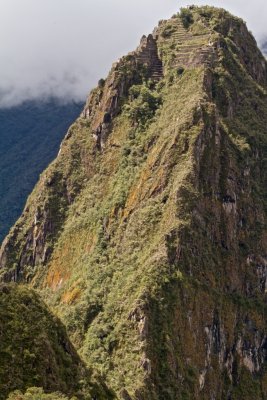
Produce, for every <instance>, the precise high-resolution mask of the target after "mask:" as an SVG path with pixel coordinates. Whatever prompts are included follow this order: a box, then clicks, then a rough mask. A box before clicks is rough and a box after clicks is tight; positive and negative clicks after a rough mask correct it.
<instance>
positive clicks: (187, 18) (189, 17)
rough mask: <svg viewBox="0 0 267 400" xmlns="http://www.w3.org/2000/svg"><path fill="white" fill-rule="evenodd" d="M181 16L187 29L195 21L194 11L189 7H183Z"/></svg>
mask: <svg viewBox="0 0 267 400" xmlns="http://www.w3.org/2000/svg"><path fill="white" fill-rule="evenodd" d="M180 18H181V20H182V22H183V25H184V27H185V28H186V29H187V28H189V26H190V25H191V24H192V23H193V22H194V18H193V14H192V11H191V10H190V9H189V8H181V11H180Z"/></svg>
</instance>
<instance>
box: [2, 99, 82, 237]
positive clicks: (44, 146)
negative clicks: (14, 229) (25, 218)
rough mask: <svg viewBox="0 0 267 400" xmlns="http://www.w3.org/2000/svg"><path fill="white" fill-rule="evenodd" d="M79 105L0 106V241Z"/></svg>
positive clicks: (52, 155)
mask: <svg viewBox="0 0 267 400" xmlns="http://www.w3.org/2000/svg"><path fill="white" fill-rule="evenodd" d="M81 108H82V104H81V103H77V104H75V103H69V104H60V103H58V102H57V101H56V100H50V101H47V102H42V101H40V102H34V101H32V102H26V103H23V104H22V105H20V106H16V107H11V108H7V109H1V110H0V126H1V128H0V242H1V241H2V239H3V237H4V235H6V234H7V232H8V229H9V228H10V227H11V225H12V224H13V223H14V222H15V220H16V219H17V218H18V216H19V215H20V213H21V211H22V208H23V206H24V203H25V201H26V198H27V196H28V195H29V193H30V192H31V190H32V189H33V186H34V185H35V183H36V182H37V180H38V177H39V174H40V173H41V172H42V171H43V170H44V168H46V166H47V165H48V164H49V163H50V162H51V161H52V159H53V158H54V157H55V156H56V154H57V152H58V149H59V144H60V142H61V140H62V138H63V136H64V135H65V133H66V131H67V128H68V127H69V125H70V123H71V122H72V121H73V120H74V119H75V118H77V116H78V115H79V113H80V111H81Z"/></svg>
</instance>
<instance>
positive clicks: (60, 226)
mask: <svg viewBox="0 0 267 400" xmlns="http://www.w3.org/2000/svg"><path fill="white" fill-rule="evenodd" d="M55 3H56V2H55ZM119 3H120V4H121V2H119ZM161 3H162V4H163V2H161ZM236 3H238V4H239V6H240V2H236ZM56 4H57V3H56ZM66 4H69V3H68V2H66ZM125 4H126V2H124V6H125ZM164 4H165V3H164ZM126 5H127V4H126ZM258 5H259V3H258ZM249 7H250V10H251V13H252V16H253V15H254V16H255V13H257V14H259V16H258V18H259V19H262V18H263V17H262V15H261V13H259V10H252V8H253V7H255V4H250V5H249ZM246 8H247V5H246V4H244V10H245V9H246ZM107 10H108V9H106V10H103V14H105V13H107ZM122 10H123V9H122ZM263 10H264V8H263ZM79 12H80V11H79ZM105 15H106V14H105ZM130 17H132V15H131V14H129V18H130ZM111 19H112V18H111ZM124 22H125V21H124ZM126 23H127V20H126ZM259 25H260V24H259ZM97 26H98V29H99V30H100V29H101V27H99V21H97ZM98 32H99V31H97V32H96V34H95V36H94V37H93V39H95V40H97V38H98V35H97V33H98ZM121 36H125V35H124V32H121ZM91 39H92V38H91ZM79 45H80V44H79ZM83 50H84V51H86V49H83ZM102 50H103V49H102V48H101V47H99V51H102ZM114 59H115V60H116V57H114ZM52 108H53V107H52ZM11 117H12V115H11V116H10V119H11ZM46 117H47V118H49V112H44V113H42V115H41V116H39V117H38V116H37V113H36V119H37V120H38V121H41V122H47V121H45V119H46ZM20 118H21V119H22V118H23V113H21V116H20ZM24 125H25V124H24ZM266 126H267V61H266V59H265V57H264V56H263V54H262V52H261V51H260V49H259V48H258V46H257V41H256V40H255V38H254V37H253V35H252V34H251V32H250V30H249V29H248V27H247V26H246V24H245V23H244V21H243V20H242V19H241V18H238V17H235V16H233V15H231V14H230V13H229V12H227V11H225V10H223V9H221V8H220V9H219V8H214V7H210V6H201V7H197V6H189V7H186V8H182V9H181V10H180V11H179V12H176V13H175V14H174V15H173V16H172V17H171V18H169V19H168V20H161V21H160V22H159V24H158V26H157V27H156V28H155V29H154V30H153V33H152V34H149V35H147V36H146V35H143V36H142V37H141V41H140V42H139V45H138V47H137V48H136V50H133V51H131V52H130V53H128V54H127V55H125V56H123V57H121V58H120V59H119V60H118V61H117V62H115V63H113V64H112V68H111V69H110V72H109V74H108V75H107V77H106V79H102V80H100V81H99V82H98V85H97V86H96V87H95V88H94V89H93V90H92V91H91V93H90V94H89V96H88V98H87V101H86V103H85V105H84V107H83V110H82V112H81V113H79V116H78V118H77V119H76V120H75V122H74V123H73V124H72V125H71V126H70V128H69V129H68V131H67V134H66V136H65V137H64V139H63V141H62V143H61V146H60V149H61V151H60V152H59V153H58V155H57V156H56V158H55V160H54V161H53V162H52V163H51V164H50V165H49V166H48V167H47V168H46V169H45V171H44V172H43V173H42V175H41V177H40V179H39V180H38V182H37V184H36V186H35V187H34V189H33V191H32V193H31V194H30V196H29V197H28V200H27V202H26V206H25V208H24V210H23V213H22V214H21V215H20V217H19V219H18V220H17V222H16V223H15V224H14V225H13V227H12V228H11V229H10V231H9V234H8V235H7V237H6V239H5V240H4V242H3V244H2V246H1V249H0V282H1V284H0V289H1V288H2V289H1V290H0V297H1V296H2V302H1V304H3V306H2V307H0V309H1V315H0V328H1V327H2V328H1V329H0V345H1V348H0V356H1V359H2V358H3V359H4V361H5V364H3V363H2V365H5V366H6V367H4V368H2V369H1V362H0V374H2V375H0V378H1V377H2V379H0V398H1V394H2V393H9V391H10V390H15V389H19V390H21V391H25V390H26V389H28V390H27V392H28V391H29V390H30V391H31V392H32V393H34V392H35V393H36V390H37V389H36V388H35V389H30V388H29V387H30V386H33V385H36V381H37V384H39V386H41V387H42V388H43V390H44V391H48V392H49V391H50V392H51V391H55V390H57V389H58V390H59V391H60V392H61V393H63V394H64V395H66V396H68V397H69V396H71V395H74V394H75V395H76V396H77V397H78V398H79V400H80V399H81V400H108V399H118V400H207V399H216V400H219V399H223V400H225V399H228V400H252V399H253V400H266V398H267V321H266V315H267V307H266V301H267V252H266V249H267V201H266V199H267V174H266V171H267V134H266V133H267V132H266ZM28 130H30V129H28ZM46 131H47V127H46ZM24 135H25V130H24V131H23V132H22V133H21V136H22V137H24ZM40 137H41V138H43V136H42V135H41V136H40V135H38V138H37V141H36V142H35V144H34V143H33V139H30V140H28V141H27V143H24V144H20V148H21V147H22V148H23V151H24V148H25V154H24V153H23V152H22V155H21V159H22V161H23V160H24V159H25V158H27V154H28V151H29V149H30V150H31V151H32V152H33V154H34V150H35V146H36V143H38V140H40ZM49 140H50V139H49ZM49 140H48V141H45V144H44V145H43V149H42V151H38V152H37V157H35V158H34V160H35V161H36V158H37V160H39V158H40V157H42V155H43V153H44V147H46V146H47V145H48V142H49ZM5 142H6V143H9V136H7V137H6V139H5ZM16 154H17V152H16V151H15V152H13V158H16V157H15V155H16ZM35 161H34V162H31V164H29V165H28V166H27V168H26V170H27V169H30V170H31V169H32V165H35ZM12 164H13V163H12V162H11V163H10V162H9V165H12ZM18 174H19V167H17V168H16V169H14V170H13V171H12V174H11V171H10V175H12V176H17V175H18ZM23 178H24V175H23V174H21V175H20V178H19V180H22V179H23ZM21 289H22V292H21ZM35 290H36V291H37V292H38V296H37V297H36V293H35ZM39 296H40V297H39ZM0 300H1V298H0ZM44 303H45V304H44ZM10 304H11V309H10V307H8V306H9V305H10ZM46 304H47V305H48V306H49V308H47V306H46ZM36 309H37V310H38V314H36V312H35V310H36ZM52 310H53V313H54V314H52ZM42 315H44V316H45V318H41V317H42ZM53 315H56V317H57V318H59V319H60V321H61V322H59V323H58V324H57V325H58V327H59V330H57V329H56V328H55V324H54V323H53V321H55V319H54V317H53ZM35 318H36V321H35ZM1 319H2V323H1ZM10 327H11V328H12V329H11V330H9V332H11V333H10V334H7V335H5V333H6V332H7V328H8V329H10ZM40 330H41V332H42V333H43V334H41V335H40V334H39V332H40ZM62 330H66V332H67V334H66V335H65V334H64V335H60V336H59V333H60V332H61V331H62ZM13 332H15V335H13ZM18 332H19V333H20V332H22V335H18ZM57 332H59V333H57ZM51 333H52V335H51ZM21 336H22V337H21ZM62 337H63V340H62ZM3 339H4V340H3ZM36 339H39V340H36ZM44 343H45V344H46V346H44ZM72 346H73V347H72ZM46 347H47V348H48V350H50V351H47V348H46ZM70 348H71V349H73V352H71V351H69V349H70ZM66 353H67V354H66ZM76 353H78V354H79V356H78V358H76V357H75V355H76ZM48 357H49V359H48V361H47V358H48ZM84 365H86V367H87V368H86V369H85V370H86V371H87V370H88V371H89V376H87V375H86V373H85V372H86V371H84V368H83V366H84ZM9 366H11V367H12V368H13V369H11V370H9V369H8V368H9ZM29 366H33V367H35V369H31V368H29ZM42 366H44V367H42ZM57 366H59V368H58V367H57ZM80 366H81V367H82V368H80ZM52 367H54V368H52ZM75 367H76V368H75ZM75 370H76V371H77V373H76V374H75ZM12 371H15V372H16V376H17V377H18V379H16V380H13V379H12V378H13V375H12ZM25 371H26V373H24V372H25ZM35 371H38V375H37V373H35ZM39 371H40V372H39ZM72 371H73V374H72ZM36 375H37V377H36ZM99 377H100V378H99ZM19 378H20V379H19ZM37 378H39V379H37ZM69 378H71V380H70V379H69ZM103 381H104V384H102V382H103ZM7 383H9V386H8V387H7ZM90 388H91V389H92V390H90ZM38 391H39V393H40V391H41V392H42V389H41V388H39V389H38V390H37V396H38V397H37V398H38V399H41V398H44V397H43V395H42V393H41V395H40V396H39V395H38ZM76 392H77V394H76ZM10 396H13V394H10ZM14 396H16V394H15V395H14ZM45 397H46V395H45ZM60 397H61V395H60ZM17 398H19V399H23V398H25V399H27V400H28V399H29V400H34V399H35V398H36V396H32V397H31V396H30V397H28V393H26V394H24V395H21V394H18V395H17ZM52 398H53V397H52ZM11 399H14V397H11ZM15 400H17V399H16V397H15Z"/></svg>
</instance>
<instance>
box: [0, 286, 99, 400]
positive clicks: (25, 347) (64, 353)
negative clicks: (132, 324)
mask: <svg viewBox="0 0 267 400" xmlns="http://www.w3.org/2000/svg"><path fill="white" fill-rule="evenodd" d="M87 381H88V384H87V387H86V391H87V392H88V397H87V398H88V399H89V398H91V396H90V393H91V394H92V395H93V394H94V393H97V394H98V395H99V394H101V391H102V392H103V393H104V394H105V389H104V387H103V388H101V386H98V385H97V384H96V383H91V384H89V382H90V374H89V371H86V369H85V366H84V364H83V363H82V361H81V360H80V358H79V356H78V355H77V353H76V351H75V349H74V347H73V346H72V344H71V343H70V341H69V339H68V337H67V334H66V331H65V328H64V326H63V324H62V323H61V322H60V321H59V320H58V319H57V318H55V317H54V316H53V315H52V314H51V312H50V311H49V309H48V308H47V307H46V306H45V304H44V303H43V301H42V300H41V299H40V298H39V296H38V295H37V294H36V293H34V292H33V291H32V290H29V289H27V288H25V287H21V286H20V287H18V286H15V285H1V287H0V399H6V397H7V395H8V394H9V393H10V392H11V391H12V390H14V389H18V388H19V389H26V388H29V387H30V386H42V387H43V388H44V389H45V390H48V391H49V392H51V391H58V390H62V391H63V392H64V393H67V394H70V395H74V394H75V395H77V396H78V397H79V398H81V396H82V393H83V389H84V388H83V386H84V385H85V383H86V382H87ZM81 382H84V383H83V384H82V383H81ZM36 391H37V390H36ZM29 392H34V390H33V389H32V390H31V391H29ZM39 392H40V390H39ZM106 393H107V392H106ZM39 396H40V393H39ZM44 397H45V396H44ZM13 398H14V395H13ZM53 398H55V397H53ZM82 398H83V397H82ZM99 398H103V397H99ZM104 398H105V399H106V398H107V395H106V394H105V396H104Z"/></svg>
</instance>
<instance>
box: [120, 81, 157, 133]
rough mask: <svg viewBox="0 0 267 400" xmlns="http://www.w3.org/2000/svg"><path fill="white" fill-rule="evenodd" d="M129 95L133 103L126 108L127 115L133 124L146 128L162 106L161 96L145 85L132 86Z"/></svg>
mask: <svg viewBox="0 0 267 400" xmlns="http://www.w3.org/2000/svg"><path fill="white" fill-rule="evenodd" d="M129 94H130V100H131V102H130V104H126V105H125V106H124V110H125V113H126V115H127V116H128V117H129V118H130V119H131V121H132V122H133V124H138V125H140V126H143V127H144V126H146V125H147V122H148V121H149V120H151V118H153V116H154V114H155V112H156V110H157V109H158V107H159V106H160V104H161V96H160V95H159V94H158V93H157V92H156V91H152V90H151V89H149V88H148V87H147V86H145V85H134V86H132V87H131V89H130V91H129Z"/></svg>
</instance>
